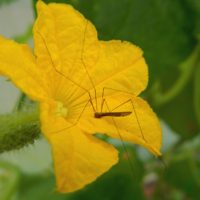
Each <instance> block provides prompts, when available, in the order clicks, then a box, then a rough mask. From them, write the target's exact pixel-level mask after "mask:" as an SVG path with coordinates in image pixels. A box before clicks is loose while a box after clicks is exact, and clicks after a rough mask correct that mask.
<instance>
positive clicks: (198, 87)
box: [194, 65, 200, 125]
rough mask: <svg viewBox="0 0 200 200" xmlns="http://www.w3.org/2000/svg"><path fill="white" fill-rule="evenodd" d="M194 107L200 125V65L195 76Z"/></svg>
mask: <svg viewBox="0 0 200 200" xmlns="http://www.w3.org/2000/svg"><path fill="white" fill-rule="evenodd" d="M194 107H195V113H196V116H197V119H198V122H199V125H200V65H198V66H197V68H196V71H195V78H194Z"/></svg>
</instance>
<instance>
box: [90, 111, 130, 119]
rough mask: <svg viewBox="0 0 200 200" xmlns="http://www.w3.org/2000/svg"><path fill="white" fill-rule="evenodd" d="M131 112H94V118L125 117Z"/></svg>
mask: <svg viewBox="0 0 200 200" xmlns="http://www.w3.org/2000/svg"><path fill="white" fill-rule="evenodd" d="M131 113H132V112H130V111H128V112H95V113H94V117H95V118H102V117H126V116H128V115H130V114H131Z"/></svg>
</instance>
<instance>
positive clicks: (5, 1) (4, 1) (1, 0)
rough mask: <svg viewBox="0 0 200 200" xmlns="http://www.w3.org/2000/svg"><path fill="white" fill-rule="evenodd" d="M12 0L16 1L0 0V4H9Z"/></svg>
mask: <svg viewBox="0 0 200 200" xmlns="http://www.w3.org/2000/svg"><path fill="white" fill-rule="evenodd" d="M14 1H18V0H0V6H2V5H4V4H9V3H12V2H14Z"/></svg>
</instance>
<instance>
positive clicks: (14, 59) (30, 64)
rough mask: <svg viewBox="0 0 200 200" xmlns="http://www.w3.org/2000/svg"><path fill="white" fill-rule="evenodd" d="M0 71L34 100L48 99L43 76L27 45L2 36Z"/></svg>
mask: <svg viewBox="0 0 200 200" xmlns="http://www.w3.org/2000/svg"><path fill="white" fill-rule="evenodd" d="M0 71H1V74H2V75H5V76H7V77H8V78H10V79H11V80H12V81H13V82H14V83H15V85H16V86H17V87H19V88H20V89H21V90H22V91H23V92H25V93H26V94H27V95H28V96H29V97H31V98H32V99H34V100H42V99H44V98H46V96H47V94H46V92H45V83H44V81H43V79H42V78H43V76H42V74H41V71H40V70H39V69H38V68H37V66H36V64H35V60H34V56H33V55H32V53H31V50H30V48H29V47H28V46H27V45H20V44H17V43H16V42H14V41H12V40H8V39H5V38H3V37H1V36H0Z"/></svg>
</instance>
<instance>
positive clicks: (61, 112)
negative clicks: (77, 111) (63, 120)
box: [55, 101, 68, 117]
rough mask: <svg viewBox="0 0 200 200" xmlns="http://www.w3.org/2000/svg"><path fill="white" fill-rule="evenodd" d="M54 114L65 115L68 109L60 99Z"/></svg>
mask: <svg viewBox="0 0 200 200" xmlns="http://www.w3.org/2000/svg"><path fill="white" fill-rule="evenodd" d="M55 114H56V115H57V116H58V117H67V114H68V109H67V108H66V107H65V106H64V104H63V103H62V102H60V101H58V102H57V105H56V109H55Z"/></svg>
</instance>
